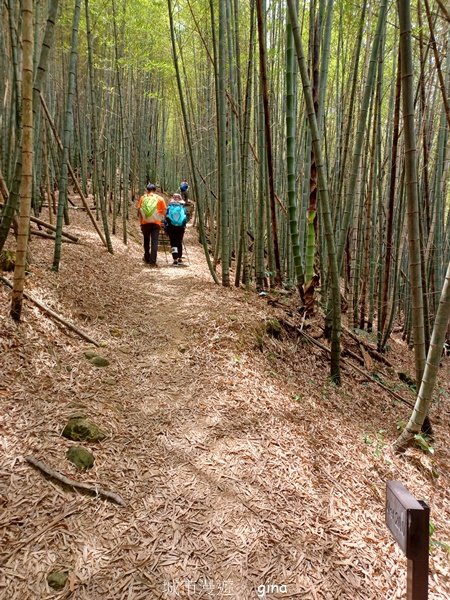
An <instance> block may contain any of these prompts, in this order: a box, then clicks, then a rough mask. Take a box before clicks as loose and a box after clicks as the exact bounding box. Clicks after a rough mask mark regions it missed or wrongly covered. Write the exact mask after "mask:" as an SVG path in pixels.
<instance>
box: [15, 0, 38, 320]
mask: <svg viewBox="0 0 450 600" xmlns="http://www.w3.org/2000/svg"><path fill="white" fill-rule="evenodd" d="M33 43H34V30H33V0H22V74H23V77H22V128H23V134H22V183H21V191H20V212H19V229H18V235H17V248H16V264H15V268H14V281H13V291H12V298H11V317H12V318H13V319H15V320H16V321H19V320H20V315H21V313H22V300H23V289H24V285H25V268H26V261H27V250H28V236H29V231H30V215H31V192H32V187H33Z"/></svg>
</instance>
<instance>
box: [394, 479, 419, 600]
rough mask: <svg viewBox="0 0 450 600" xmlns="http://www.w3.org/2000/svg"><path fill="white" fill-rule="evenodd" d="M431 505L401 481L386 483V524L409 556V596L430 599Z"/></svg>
mask: <svg viewBox="0 0 450 600" xmlns="http://www.w3.org/2000/svg"><path fill="white" fill-rule="evenodd" d="M429 522H430V509H429V507H428V505H427V504H426V503H425V502H423V501H421V500H416V499H415V498H414V496H412V495H411V494H410V493H409V492H408V490H407V489H406V488H405V486H404V485H403V484H401V483H400V482H399V481H388V482H387V483H386V525H387V526H388V528H389V530H390V532H391V533H392V535H393V536H394V539H395V541H396V542H397V544H398V545H399V546H400V548H401V549H402V551H403V552H404V554H405V555H406V558H407V559H408V572H407V588H406V598H407V600H428V550H429V535H430V534H429Z"/></svg>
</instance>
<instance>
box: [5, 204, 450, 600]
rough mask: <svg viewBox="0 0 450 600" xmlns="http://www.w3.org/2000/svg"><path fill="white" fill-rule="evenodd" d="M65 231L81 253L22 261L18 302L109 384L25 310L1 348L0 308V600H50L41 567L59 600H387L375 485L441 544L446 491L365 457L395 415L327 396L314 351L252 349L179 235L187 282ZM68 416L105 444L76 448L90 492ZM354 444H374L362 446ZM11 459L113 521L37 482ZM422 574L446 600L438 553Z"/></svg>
mask: <svg viewBox="0 0 450 600" xmlns="http://www.w3.org/2000/svg"><path fill="white" fill-rule="evenodd" d="M72 229H73V231H74V232H78V233H79V234H80V235H81V237H82V239H83V244H82V245H71V246H67V247H64V261H63V264H62V268H61V271H60V273H59V274H54V273H51V272H50V271H49V270H48V264H50V260H49V256H50V253H51V248H50V246H49V244H48V243H47V242H46V241H40V240H39V241H36V242H33V244H34V249H35V250H34V253H35V254H34V258H35V263H34V268H33V273H34V275H32V276H31V277H30V282H29V285H30V286H31V289H30V291H31V293H34V294H35V295H36V296H37V297H39V298H40V299H42V300H43V301H45V302H47V303H48V304H49V305H50V306H52V307H53V308H54V309H55V310H59V311H60V312H61V313H62V314H64V315H65V316H66V317H68V318H72V319H73V320H74V321H76V322H77V324H78V325H79V326H80V327H83V328H84V329H85V330H86V331H87V332H88V333H89V334H90V335H92V336H93V337H94V338H96V339H99V340H102V342H103V345H102V347H100V348H99V349H98V353H99V354H100V355H102V356H104V357H106V358H107V359H108V360H109V361H110V365H109V366H108V367H107V368H105V369H98V368H95V367H93V366H92V365H91V363H90V362H89V361H88V360H87V359H86V358H85V356H84V351H85V350H87V349H88V348H89V345H88V344H86V343H83V342H82V341H80V340H79V339H78V338H77V337H76V336H75V335H74V334H70V333H69V334H68V335H67V332H63V331H61V330H60V329H59V327H58V326H57V325H55V324H54V323H52V322H51V321H49V320H48V319H47V318H45V317H43V316H42V315H41V314H40V313H39V312H38V311H37V310H36V309H34V308H31V307H29V306H27V309H26V311H25V323H24V324H23V325H21V326H20V327H19V328H16V327H15V326H14V325H12V324H11V322H10V321H9V319H8V317H7V309H6V302H7V292H6V290H4V289H2V290H0V294H1V295H0V301H1V304H2V308H1V313H0V317H1V322H0V325H1V327H2V328H3V331H4V335H3V337H2V338H1V339H2V359H1V360H2V363H1V367H2V370H3V371H4V376H3V379H2V381H1V387H0V408H1V411H0V414H1V415H3V417H2V419H3V423H2V425H3V431H2V438H1V441H2V449H1V451H0V454H1V456H0V477H1V478H2V479H1V480H0V481H1V482H0V502H1V501H2V500H3V505H2V508H3V510H2V512H3V514H2V515H1V516H0V528H1V529H2V530H3V531H2V534H3V536H4V538H3V543H2V546H1V548H0V558H1V559H2V561H4V563H3V564H4V569H3V571H1V573H0V597H2V598H3V597H4V598H6V597H8V598H9V599H10V600H15V599H20V600H27V599H30V600H31V599H32V600H37V599H39V600H40V599H41V598H53V597H55V593H54V592H51V590H50V589H49V588H48V587H47V584H46V581H45V578H46V575H47V573H48V572H50V571H51V570H52V569H54V568H55V567H62V568H64V569H66V570H67V571H69V573H70V578H69V582H68V584H67V585H66V588H65V590H64V591H63V592H61V593H60V594H59V595H58V597H59V598H71V599H72V598H73V599H77V600H96V599H105V600H106V599H107V600H119V599H120V600H125V599H127V600H141V599H142V600H144V599H145V600H152V599H156V598H164V599H166V598H167V599H174V598H193V599H196V600H197V599H204V598H215V599H216V598H230V599H236V600H250V599H253V598H263V597H265V598H299V599H300V598H301V599H305V600H307V599H311V600H318V599H319V600H336V599H344V600H346V599H348V600H350V599H351V600H356V599H361V600H370V599H373V600H381V599H382V598H386V599H394V598H400V597H402V594H403V593H404V589H405V571H404V567H405V561H404V559H403V557H402V555H401V553H400V552H399V551H398V550H397V549H396V548H395V545H394V544H393V543H392V541H391V539H390V536H389V535H388V533H387V531H386V527H385V525H384V512H383V510H384V509H383V503H384V485H385V480H386V479H401V480H403V481H405V480H406V481H409V482H410V487H411V491H413V492H418V493H419V495H420V497H426V498H427V499H428V500H430V501H432V502H433V506H434V509H435V511H436V513H437V515H440V516H436V522H437V524H438V525H439V527H440V528H441V529H440V532H441V535H443V536H444V539H445V537H446V536H447V538H448V535H449V529H448V513H447V512H446V511H447V510H448V508H445V494H446V492H445V489H446V485H448V480H449V476H448V472H447V473H445V472H444V473H442V477H441V479H440V481H439V482H438V483H433V482H432V481H431V480H430V477H429V473H428V471H427V468H428V467H427V465H426V464H425V463H424V466H423V468H422V469H421V470H418V469H417V466H416V467H415V466H414V465H413V464H411V463H406V462H405V461H403V459H399V458H397V457H394V456H393V455H392V453H391V452H390V449H389V446H388V445H387V444H386V443H385V442H384V438H383V435H386V438H388V437H389V435H392V433H393V432H392V431H388V432H386V431H385V432H384V434H380V435H379V436H378V437H376V436H377V435H378V434H377V433H376V432H377V431H380V430H382V429H383V428H386V422H388V423H390V424H395V420H396V416H397V417H398V415H399V414H403V413H402V412H401V411H400V410H399V408H398V407H393V406H392V403H391V401H390V399H389V398H388V397H383V396H382V395H381V394H380V393H379V391H378V390H376V392H375V393H374V390H373V389H372V390H370V389H368V386H367V385H365V384H364V383H355V381H348V380H347V383H344V385H343V386H342V388H341V389H340V390H336V389H335V388H334V387H333V386H332V385H330V384H329V383H327V380H326V374H327V365H326V361H324V359H323V357H322V356H321V355H320V351H317V352H316V350H315V349H312V348H304V347H301V346H296V345H295V342H286V344H285V348H287V350H283V349H282V345H281V343H279V342H277V340H273V339H272V338H268V337H267V336H266V337H265V338H263V339H262V334H261V332H262V325H261V324H262V323H263V321H264V319H266V318H268V316H270V314H271V309H270V308H268V306H267V304H266V303H265V302H264V301H263V300H261V299H259V298H257V297H256V296H255V295H252V294H247V293H245V292H243V291H241V290H235V289H230V290H225V289H223V288H221V287H219V286H215V285H214V284H213V282H212V281H211V278H210V276H209V274H208V271H207V268H206V266H205V261H204V257H203V254H202V249H201V248H200V247H199V246H198V244H197V243H196V240H195V232H194V230H192V229H189V231H188V235H187V248H188V253H189V259H190V263H191V264H190V266H189V267H187V268H175V267H171V266H169V263H170V261H168V262H167V263H166V259H165V255H164V251H163V250H162V249H161V250H160V253H159V259H158V262H159V264H160V268H159V269H148V268H147V267H145V266H144V265H143V263H142V262H141V257H142V249H141V246H140V234H139V230H138V229H137V228H135V227H132V230H131V235H130V242H129V245H128V246H127V247H124V246H123V245H122V244H121V243H120V242H118V241H115V242H114V248H115V255H114V256H110V255H108V254H107V253H105V252H102V251H100V252H99V251H98V244H97V241H96V239H95V236H94V235H93V234H91V233H90V232H89V229H88V225H86V223H85V222H84V216H83V215H80V216H77V224H76V225H74V226H72ZM87 231H88V232H89V233H87ZM94 248H96V250H94ZM261 340H262V341H261ZM261 344H262V345H263V351H261V350H260V348H261ZM283 352H287V355H283ZM289 352H290V353H291V355H292V357H295V359H291V360H290V361H289V360H288V355H289ZM296 362H297V363H300V365H299V366H297V367H295V363H296ZM293 365H294V366H293ZM374 397H375V398H376V402H374ZM356 398H357V404H356ZM377 403H378V404H377ZM380 404H381V406H382V408H381V409H380ZM74 412H83V413H85V414H86V415H88V416H89V417H91V418H93V419H94V420H95V421H96V422H97V423H98V424H99V425H100V426H101V427H102V428H104V429H105V431H107V433H108V438H107V439H106V440H105V441H104V442H102V443H100V444H91V445H89V444H86V446H87V447H89V448H90V449H91V450H92V451H93V453H94V455H95V466H94V468H93V469H92V470H91V471H89V472H87V473H79V472H76V471H75V468H74V467H72V466H71V465H70V464H69V463H68V462H67V460H66V459H65V453H66V451H67V448H68V447H70V445H71V443H70V442H68V440H65V439H64V438H62V437H61V435H60V434H61V431H62V428H63V427H64V424H65V422H66V420H67V418H68V417H69V416H70V415H71V414H73V413H74ZM349 414H352V421H351V422H349V419H348V415H349ZM446 423H448V421H446ZM444 425H445V424H444V423H443V427H444ZM394 426H395V425H394ZM368 432H369V433H371V434H373V435H374V436H375V437H374V440H378V441H377V442H376V443H375V442H374V443H373V444H371V445H367V444H364V441H363V439H364V435H366V434H367V433H368ZM378 446H379V447H378ZM439 450H442V451H443V449H439ZM28 454H33V455H34V456H36V457H37V458H40V459H42V460H44V461H45V462H46V463H47V464H49V465H50V466H51V467H53V468H54V469H57V470H60V471H61V472H64V473H65V474H67V475H69V476H72V477H74V478H77V479H79V480H80V481H81V480H82V481H86V482H97V483H99V484H100V485H102V486H103V487H106V488H109V489H110V490H112V491H115V492H117V493H119V494H121V495H122V497H123V498H124V499H125V500H126V502H127V507H126V508H120V507H116V506H114V505H112V504H110V503H108V502H106V501H102V500H100V499H96V498H90V497H85V496H81V495H79V494H76V493H75V492H73V491H70V490H64V489H62V488H61V487H60V486H58V485H56V484H53V483H51V482H49V481H47V480H45V479H43V477H42V475H41V474H39V473H37V472H36V471H34V470H32V469H31V467H30V466H29V465H27V464H26V463H25V462H24V461H23V456H26V455H28ZM432 567H433V577H432V581H431V593H430V599H431V600H438V599H445V598H450V584H449V583H448V581H449V580H448V579H447V581H446V578H447V577H448V562H446V557H445V551H443V550H442V551H440V553H439V550H436V554H435V556H434V557H433V561H432Z"/></svg>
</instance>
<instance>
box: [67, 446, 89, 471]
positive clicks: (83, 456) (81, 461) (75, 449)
mask: <svg viewBox="0 0 450 600" xmlns="http://www.w3.org/2000/svg"><path fill="white" fill-rule="evenodd" d="M66 456H67V459H68V460H70V462H71V463H73V464H74V465H75V466H76V467H78V468H79V469H91V468H92V467H93V466H94V455H93V454H91V453H90V452H89V450H86V448H83V447H82V446H71V447H70V448H69V449H68V450H67V454H66Z"/></svg>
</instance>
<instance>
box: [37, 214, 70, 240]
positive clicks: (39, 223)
mask: <svg viewBox="0 0 450 600" xmlns="http://www.w3.org/2000/svg"><path fill="white" fill-rule="evenodd" d="M31 221H32V222H33V223H36V224H37V225H41V226H42V227H46V228H47V229H50V230H51V231H56V227H55V226H54V225H52V224H51V223H46V222H45V221H43V220H42V219H38V218H37V217H33V216H31ZM61 233H62V235H63V236H64V237H66V238H68V239H69V240H72V242H78V239H79V238H78V237H77V236H76V235H73V234H72V233H67V231H62V232H61Z"/></svg>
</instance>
